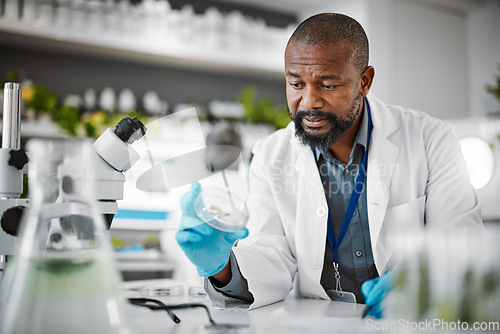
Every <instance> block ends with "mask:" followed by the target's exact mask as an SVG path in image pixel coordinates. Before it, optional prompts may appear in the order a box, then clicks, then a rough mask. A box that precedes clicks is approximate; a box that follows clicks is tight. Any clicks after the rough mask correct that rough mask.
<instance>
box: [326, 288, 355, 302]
mask: <svg viewBox="0 0 500 334" xmlns="http://www.w3.org/2000/svg"><path fill="white" fill-rule="evenodd" d="M326 293H327V294H328V297H330V299H331V300H333V301H335V302H345V303H356V295H355V294H354V293H352V292H347V291H339V290H328V291H327V292H326Z"/></svg>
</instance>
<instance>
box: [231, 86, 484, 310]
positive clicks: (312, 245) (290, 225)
mask: <svg viewBox="0 0 500 334" xmlns="http://www.w3.org/2000/svg"><path fill="white" fill-rule="evenodd" d="M368 103H369V105H370V110H371V117H372V122H373V131H372V134H371V141H370V148H369V154H368V171H367V178H366V186H367V206H368V220H369V226H370V239H371V244H372V251H373V256H374V260H375V265H376V267H377V270H378V271H379V272H382V271H383V268H384V266H385V264H386V262H387V261H388V259H389V257H390V255H391V254H392V248H391V242H390V240H391V239H390V238H389V235H390V233H389V232H390V231H394V230H404V231H412V230H415V229H421V228H423V227H424V224H425V225H426V228H430V229H433V228H456V227H458V226H463V225H466V226H476V225H481V224H482V223H481V218H480V211H479V205H478V202H477V198H476V195H475V191H474V189H473V188H472V186H471V184H470V181H469V176H468V173H467V170H466V165H465V161H464V159H463V157H462V154H461V150H460V147H459V145H458V143H457V141H456V139H455V137H454V135H453V132H452V130H451V128H450V126H449V125H448V124H446V123H445V122H443V121H440V120H437V119H435V118H432V117H430V116H428V115H426V114H424V113H420V112H416V111H413V110H409V109H404V108H400V107H395V106H387V105H385V104H383V103H382V102H381V101H380V100H379V99H377V98H376V97H374V96H369V97H368ZM249 182H250V196H249V201H248V207H249V210H250V219H249V223H248V229H249V230H250V235H249V237H247V238H246V239H243V240H240V242H239V243H238V245H237V246H236V247H234V248H233V252H234V254H235V256H236V259H237V262H238V265H239V268H240V271H241V273H242V275H243V276H244V277H245V278H246V280H247V281H248V288H249V290H250V292H251V293H252V294H253V296H254V303H253V304H252V305H251V306H250V308H256V307H259V306H263V305H267V304H270V303H273V302H276V301H279V300H282V299H283V298H285V297H286V296H287V294H288V293H289V292H290V291H291V289H292V287H293V280H294V279H298V282H296V283H298V284H296V287H297V288H298V294H299V295H301V296H304V297H311V298H322V299H329V297H328V295H327V294H326V293H325V291H324V289H323V287H322V286H321V284H320V278H321V273H322V267H323V260H324V255H325V245H326V230H327V215H328V206H327V202H326V198H325V193H324V188H323V185H322V183H321V178H320V175H319V172H318V168H317V166H316V162H315V159H314V157H313V153H312V151H311V149H310V148H309V147H306V146H303V145H301V144H300V143H299V141H298V140H297V138H296V137H295V135H294V125H293V122H292V123H291V124H289V125H288V126H287V128H286V129H282V130H279V131H277V132H275V133H273V134H272V135H270V136H269V137H267V138H265V139H263V140H261V141H260V142H258V143H257V144H256V145H255V147H254V158H253V161H252V164H251V167H250V178H249ZM296 274H297V275H296Z"/></svg>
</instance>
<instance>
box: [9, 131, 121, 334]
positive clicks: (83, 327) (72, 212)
mask: <svg viewBox="0 0 500 334" xmlns="http://www.w3.org/2000/svg"><path fill="white" fill-rule="evenodd" d="M28 152H29V156H30V163H29V174H28V176H29V197H30V206H29V208H28V209H27V210H25V212H24V215H23V218H22V221H21V230H20V238H21V240H20V247H19V249H18V252H17V255H16V256H15V257H14V261H10V262H9V263H8V266H7V271H6V274H5V277H4V279H3V282H2V286H1V290H0V333H2V334H11V333H30V334H38V333H47V334H49V333H50V334H57V333H65V334H67V333H107V334H109V333H120V334H122V333H130V332H131V331H130V329H129V325H128V324H127V322H126V320H125V310H124V308H125V299H124V296H123V295H122V291H121V288H120V283H121V278H120V276H119V272H118V270H117V268H116V266H115V264H114V259H113V253H112V247H111V242H110V240H109V238H108V235H107V229H106V227H105V222H104V218H103V216H102V214H101V213H99V211H98V208H97V202H96V200H95V195H94V182H95V181H94V180H95V179H94V176H93V174H94V173H93V168H92V167H93V166H95V165H94V163H93V161H94V160H95V159H99V157H98V155H97V154H96V153H95V151H94V149H93V147H92V145H91V142H90V141H85V140H83V141H82V140H59V141H57V140H38V139H37V140H32V141H30V142H29V143H28Z"/></svg>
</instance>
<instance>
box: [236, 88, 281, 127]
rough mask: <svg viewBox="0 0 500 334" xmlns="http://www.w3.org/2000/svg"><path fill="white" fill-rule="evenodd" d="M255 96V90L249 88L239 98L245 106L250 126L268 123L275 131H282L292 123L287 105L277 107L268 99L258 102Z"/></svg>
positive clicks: (245, 113)
mask: <svg viewBox="0 0 500 334" xmlns="http://www.w3.org/2000/svg"><path fill="white" fill-rule="evenodd" d="M255 95H256V90H255V88H254V87H247V88H245V89H244V90H243V92H242V93H241V95H240V98H239V100H240V103H241V104H242V105H243V110H244V115H245V117H246V119H247V121H248V122H249V123H250V124H255V123H267V124H270V125H272V126H273V127H274V128H275V129H281V128H284V127H286V126H287V125H288V123H290V115H289V114H288V110H287V107H286V104H285V103H283V104H281V105H278V106H276V105H273V104H272V103H271V101H269V100H267V99H261V100H259V101H256V98H255Z"/></svg>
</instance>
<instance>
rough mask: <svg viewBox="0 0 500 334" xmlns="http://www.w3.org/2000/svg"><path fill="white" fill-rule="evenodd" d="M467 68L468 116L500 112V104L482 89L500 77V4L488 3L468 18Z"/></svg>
mask: <svg viewBox="0 0 500 334" xmlns="http://www.w3.org/2000/svg"><path fill="white" fill-rule="evenodd" d="M467 20H468V21H467V23H468V27H467V28H468V29H467V39H468V41H469V45H468V50H467V52H468V66H469V84H470V86H469V91H470V94H471V98H470V107H469V108H470V111H471V115H474V116H481V115H484V114H485V113H487V112H491V111H496V112H499V111H500V103H499V102H498V100H496V99H495V98H493V97H492V96H491V95H489V94H487V93H486V90H485V85H486V84H488V83H489V84H493V83H494V82H495V74H496V75H500V70H499V69H498V66H500V2H498V1H494V0H492V1H488V2H487V3H486V5H484V6H482V7H481V8H478V9H477V10H473V11H471V12H470V13H469V15H468V17H467Z"/></svg>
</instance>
